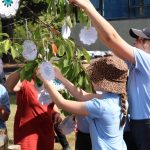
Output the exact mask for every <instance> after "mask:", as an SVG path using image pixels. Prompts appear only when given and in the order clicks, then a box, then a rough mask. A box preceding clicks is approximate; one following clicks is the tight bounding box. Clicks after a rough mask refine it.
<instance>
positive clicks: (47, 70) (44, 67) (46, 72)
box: [40, 61, 55, 81]
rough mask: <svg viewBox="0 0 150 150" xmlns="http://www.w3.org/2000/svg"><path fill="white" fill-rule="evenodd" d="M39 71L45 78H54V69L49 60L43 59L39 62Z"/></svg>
mask: <svg viewBox="0 0 150 150" xmlns="http://www.w3.org/2000/svg"><path fill="white" fill-rule="evenodd" d="M40 71H41V73H42V75H43V77H44V79H46V80H49V81H51V80H54V78H55V74H54V69H53V66H52V64H51V63H50V62H48V61H44V62H42V63H41V64H40Z"/></svg>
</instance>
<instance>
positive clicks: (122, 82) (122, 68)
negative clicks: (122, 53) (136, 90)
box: [86, 55, 128, 94]
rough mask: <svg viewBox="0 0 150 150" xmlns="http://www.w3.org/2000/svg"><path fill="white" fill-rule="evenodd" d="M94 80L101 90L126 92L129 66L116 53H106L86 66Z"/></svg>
mask: <svg viewBox="0 0 150 150" xmlns="http://www.w3.org/2000/svg"><path fill="white" fill-rule="evenodd" d="M86 71H87V74H88V75H89V77H90V79H91V81H92V82H94V83H96V84H98V86H99V87H100V89H101V90H103V91H106V92H112V93H118V94H121V93H126V81H127V75H128V67H127V65H126V63H125V62H124V61H123V60H121V59H120V58H118V57H117V56H114V55H105V56H103V57H99V58H97V59H94V60H93V61H92V62H91V64H90V65H89V66H88V67H87V68H86Z"/></svg>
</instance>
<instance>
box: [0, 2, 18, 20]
mask: <svg viewBox="0 0 150 150" xmlns="http://www.w3.org/2000/svg"><path fill="white" fill-rule="evenodd" d="M19 3H20V0H9V1H8V0H0V16H1V17H2V18H10V17H12V16H15V15H16V12H17V10H18V8H19Z"/></svg>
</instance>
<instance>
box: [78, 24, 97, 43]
mask: <svg viewBox="0 0 150 150" xmlns="http://www.w3.org/2000/svg"><path fill="white" fill-rule="evenodd" d="M79 38H80V41H81V42H82V43H83V44H87V45H91V44H93V43H95V42H96V40H97V31H96V29H95V28H94V27H90V28H89V29H87V27H84V28H83V29H81V31H80V34H79Z"/></svg>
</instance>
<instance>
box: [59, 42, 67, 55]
mask: <svg viewBox="0 0 150 150" xmlns="http://www.w3.org/2000/svg"><path fill="white" fill-rule="evenodd" d="M65 51H66V49H65V47H64V45H63V44H61V45H60V46H59V48H58V55H59V56H63V55H64V53H65Z"/></svg>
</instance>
